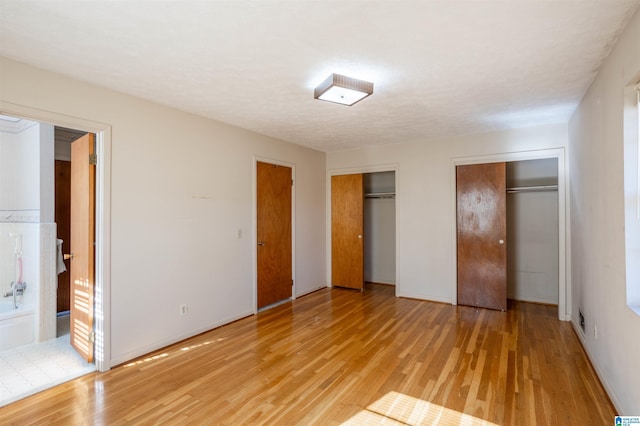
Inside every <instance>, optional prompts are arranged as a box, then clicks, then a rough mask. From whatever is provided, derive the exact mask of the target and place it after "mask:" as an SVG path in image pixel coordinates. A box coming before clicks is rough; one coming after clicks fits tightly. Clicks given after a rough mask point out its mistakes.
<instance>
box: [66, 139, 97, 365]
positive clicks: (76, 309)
mask: <svg viewBox="0 0 640 426" xmlns="http://www.w3.org/2000/svg"><path fill="white" fill-rule="evenodd" d="M94 149H95V135H93V134H92V133H88V134H86V135H84V136H82V137H81V138H79V139H77V140H75V141H74V142H72V143H71V213H70V215H71V244H70V249H71V254H70V255H69V257H70V258H71V262H70V279H71V282H70V285H71V309H70V310H71V318H70V338H71V345H72V346H73V347H74V348H75V350H76V351H78V353H79V354H80V355H81V356H82V357H83V358H84V359H86V360H87V362H93V349H94V345H93V341H94V332H93V303H94V300H93V289H94V261H95V247H94V242H95V164H92V163H95V162H94V161H92V158H93V154H94Z"/></svg>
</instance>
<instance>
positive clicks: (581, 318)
mask: <svg viewBox="0 0 640 426" xmlns="http://www.w3.org/2000/svg"><path fill="white" fill-rule="evenodd" d="M578 314H579V315H580V328H582V333H583V334H584V332H585V330H584V314H583V313H582V311H578Z"/></svg>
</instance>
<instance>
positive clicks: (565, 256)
mask: <svg viewBox="0 0 640 426" xmlns="http://www.w3.org/2000/svg"><path fill="white" fill-rule="evenodd" d="M549 158H555V159H557V160H558V319H560V320H561V321H569V320H570V319H571V268H570V265H571V263H570V262H571V248H570V241H571V235H570V223H569V220H570V218H569V165H568V163H567V155H566V149H565V148H564V147H560V148H551V149H541V150H531V151H514V152H506V153H500V154H490V155H480V156H471V157H454V158H451V164H450V174H451V179H450V185H451V188H450V194H451V198H450V199H451V207H450V208H451V214H452V215H453V216H452V217H455V215H456V166H461V165H466V164H480V163H497V162H503V161H504V162H507V163H508V162H513V161H521V160H541V159H549ZM456 222H457V221H456V220H454V221H452V230H451V241H452V242H453V243H452V244H451V247H452V258H453V264H452V284H451V304H452V305H457V303H458V294H457V289H458V278H457V276H458V275H457V262H458V256H457V244H456V240H457V232H456Z"/></svg>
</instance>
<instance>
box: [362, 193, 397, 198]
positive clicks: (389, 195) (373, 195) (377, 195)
mask: <svg viewBox="0 0 640 426" xmlns="http://www.w3.org/2000/svg"><path fill="white" fill-rule="evenodd" d="M364 198H396V193H395V192H370V193H367V194H364Z"/></svg>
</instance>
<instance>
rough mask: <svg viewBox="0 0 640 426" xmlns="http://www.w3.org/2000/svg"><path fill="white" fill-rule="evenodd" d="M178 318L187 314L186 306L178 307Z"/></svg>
mask: <svg viewBox="0 0 640 426" xmlns="http://www.w3.org/2000/svg"><path fill="white" fill-rule="evenodd" d="M179 308H180V316H181V317H183V316H185V315H187V313H188V312H189V308H188V307H187V305H186V304H185V305H180V306H179Z"/></svg>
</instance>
